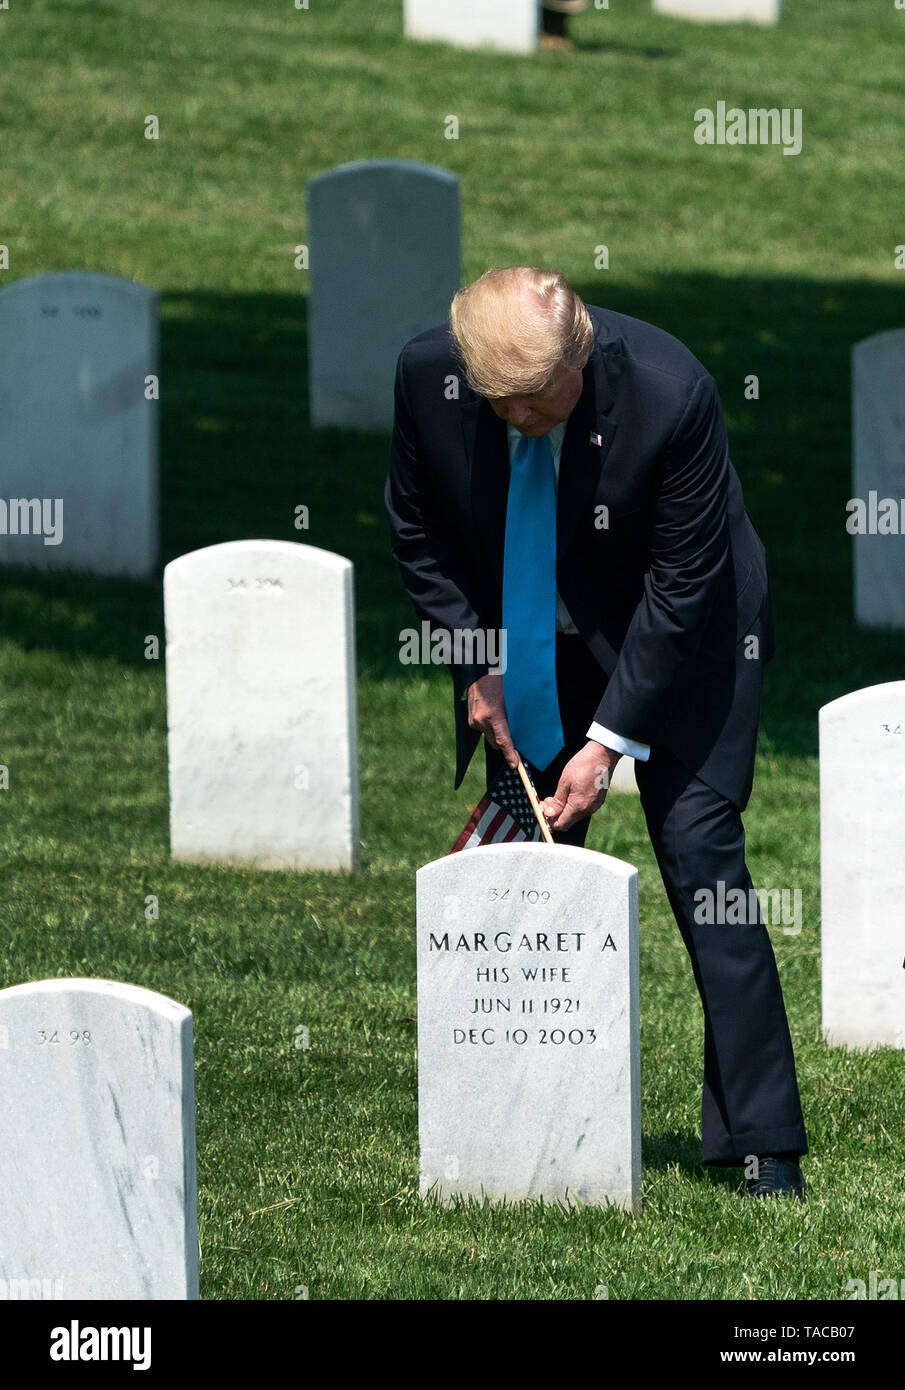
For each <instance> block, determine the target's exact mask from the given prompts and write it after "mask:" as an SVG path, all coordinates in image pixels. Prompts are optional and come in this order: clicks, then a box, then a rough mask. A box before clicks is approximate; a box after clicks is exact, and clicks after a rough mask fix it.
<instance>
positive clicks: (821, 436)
mask: <svg viewBox="0 0 905 1390" xmlns="http://www.w3.org/2000/svg"><path fill="white" fill-rule="evenodd" d="M784 8H785V11H786V13H785V14H784V17H783V22H782V25H781V26H780V27H779V28H778V29H776V30H773V31H769V30H767V31H761V30H759V29H755V28H753V27H750V26H737V27H731V26H730V27H720V28H710V27H708V28H700V27H698V26H695V25H686V24H682V23H679V22H675V21H670V20H666V19H659V18H655V17H654V16H653V15H652V14H651V13H650V6H649V3H648V0H613V3H612V5H611V8H610V9H609V10H601V11H597V10H594V9H591V10H589V11H587V12H586V13H584V14H583V15H581V16H580V17H579V18H578V19H577V20H576V21H575V22H574V24H573V33H574V35H575V37H576V39H577V41H578V46H577V48H576V51H575V52H574V53H572V54H570V55H561V54H552V55H550V54H544V55H542V56H540V57H538V58H537V59H533V60H529V59H525V58H518V57H507V56H499V55H493V54H489V53H461V52H453V51H451V50H448V49H445V48H443V47H439V46H430V47H427V46H421V45H413V44H406V43H404V42H403V41H402V40H401V38H400V32H401V4H399V3H387V0H383V3H379V4H374V3H365V0H337V3H335V4H332V5H329V6H328V5H327V4H326V3H323V4H322V3H321V0H311V8H310V10H308V11H296V10H295V9H294V8H293V5H292V3H291V0H280V3H276V0H267V3H263V4H261V5H259V6H256V7H250V6H248V5H247V4H244V3H240V0H216V3H214V0H195V2H194V3H193V4H191V5H186V4H184V3H177V0H157V3H155V4H150V3H147V0H131V3H128V4H127V3H126V0H108V3H101V2H100V0H99V2H98V3H95V0H53V2H52V3H51V0H35V3H33V4H31V5H29V6H26V5H24V4H19V3H17V0H13V3H12V5H11V8H10V9H9V10H8V11H2V12H0V61H2V64H3V72H4V79H5V100H4V101H3V103H2V105H0V137H2V143H3V148H4V156H3V199H2V211H0V243H3V244H5V245H8V247H9V254H10V266H9V270H8V271H6V272H0V283H10V282H11V281H12V280H14V279H16V278H18V277H20V276H24V275H32V274H37V273H40V272H43V271H50V270H59V269H91V270H103V271H107V272H110V273H113V274H119V275H125V276H130V277H133V278H135V279H137V280H140V281H143V282H144V283H147V284H149V285H152V286H154V287H155V288H157V289H158V290H159V291H160V293H161V314H162V370H161V386H162V403H161V425H162V467H163V538H164V552H165V559H167V560H168V559H171V558H172V557H174V556H176V555H178V554H181V553H183V552H184V551H186V550H190V549H194V548H196V547H199V546H202V545H208V544H212V543H214V542H218V541H225V540H232V539H237V538H242V537H249V536H268V537H272V538H276V539H279V538H282V539H288V540H298V539H300V538H301V539H304V540H306V541H309V542H311V543H312V544H315V545H320V546H324V547H326V548H328V549H333V550H337V551H339V552H341V553H342V554H345V555H348V556H349V557H350V558H352V559H353V560H354V562H355V565H356V575H357V603H358V641H359V665H360V687H359V697H360V725H361V779H362V837H363V855H364V861H365V866H364V869H363V872H362V873H361V874H359V875H357V876H355V877H343V876H331V875H326V874H287V873H263V872H261V873H255V872H242V871H239V870H234V869H226V868H213V867H204V868H195V867H186V866H174V865H172V864H171V863H170V862H169V860H168V842H167V785H166V742H165V700H164V672H163V668H162V663H149V662H147V661H146V660H145V659H144V638H145V635H146V634H148V633H157V634H159V635H161V636H162V611H161V591H160V588H159V586H157V585H141V584H126V583H119V582H112V581H101V580H87V579H74V578H62V577H56V578H48V577H44V578H40V577H37V578H36V577H32V576H26V575H24V574H18V575H17V574H11V573H9V572H7V573H6V574H5V575H4V576H3V579H2V587H0V762H3V763H5V764H7V765H8V766H9V769H10V787H9V790H8V791H4V792H0V815H2V820H0V836H2V839H0V892H2V904H3V912H2V916H0V922H2V931H3V956H2V959H3V973H2V979H0V984H2V985H11V984H15V983H19V982H21V981H24V980H28V979H40V978H44V977H47V976H55V975H61V976H65V975H94V976H105V977H109V978H113V979H119V980H125V981H129V982H132V983H134V984H140V985H145V986H147V987H149V988H152V989H156V990H160V991H162V992H164V993H166V994H169V995H172V996H173V997H174V998H176V999H178V1000H180V1001H181V1002H182V1003H184V1004H186V1005H188V1006H189V1007H190V1008H191V1009H192V1011H193V1013H194V1016H195V1029H196V1059H197V1095H198V1141H199V1189H200V1210H201V1241H202V1256H203V1259H202V1285H201V1287H202V1295H203V1296H204V1297H205V1298H225V1299H246V1298H254V1299H292V1298H294V1297H296V1296H297V1294H298V1291H299V1290H300V1289H301V1288H305V1289H307V1290H308V1294H309V1296H310V1298H312V1299H353V1298H374V1299H407V1298H430V1299H457V1298H478V1299H525V1298H531V1299H534V1298H543V1299H591V1298H595V1297H596V1296H601V1294H600V1291H601V1290H602V1289H603V1288H605V1289H606V1290H608V1294H609V1297H610V1298H611V1299H652V1298H671V1299H726V1298H743V1299H768V1298H788V1299H796V1298H803V1299H813V1298H831V1299H835V1298H842V1297H844V1296H845V1291H846V1283H847V1281H848V1280H849V1279H852V1278H862V1279H864V1280H865V1281H866V1280H867V1278H868V1271H870V1270H872V1269H873V1270H878V1271H879V1272H880V1278H885V1277H898V1278H903V1277H905V1229H903V1218H902V1208H901V1180H902V1179H901V1167H902V1163H901V1159H902V1151H903V1143H905V1098H903V1092H905V1088H903V1084H902V1057H901V1053H896V1052H894V1051H892V1050H889V1049H886V1050H880V1051H878V1052H876V1053H872V1054H869V1055H859V1054H851V1055H849V1054H847V1053H846V1052H844V1051H843V1050H841V1049H834V1050H828V1049H827V1048H826V1047H825V1046H824V1045H823V1043H822V1042H821V1038H820V1017H819V942H820V900H819V856H818V818H817V811H818V797H817V764H816V729H817V710H818V708H819V706H820V705H821V704H823V703H825V702H826V701H828V700H830V699H833V698H834V697H836V696H838V695H840V694H843V693H844V692H846V691H848V690H852V689H855V688H857V687H859V686H862V685H867V684H872V683H874V682H879V681H885V680H891V679H895V678H898V677H900V676H901V675H902V671H903V659H905V638H903V637H902V636H893V635H889V636H881V635H877V634H868V633H864V632H858V631H856V630H855V628H854V626H853V623H852V615H851V560H850V541H849V538H848V537H847V535H846V533H845V528H844V521H845V511H844V503H845V501H846V499H847V498H848V496H849V493H850V482H849V458H850V440H849V403H848V392H849V349H850V345H851V343H852V342H853V341H855V340H856V339H858V338H861V337H864V336H866V335H868V334H870V333H874V332H878V331H880V330H882V329H885V328H889V327H893V326H899V325H901V324H902V323H903V322H905V305H903V302H902V298H903V296H902V284H903V283H905V277H903V275H902V274H901V273H899V274H898V275H897V273H896V271H895V270H894V268H893V257H894V248H895V246H896V244H897V243H900V242H905V222H903V220H902V212H901V208H902V199H901V186H900V168H901V141H902V119H901V72H902V67H903V59H905V12H901V11H897V10H896V9H895V8H894V7H893V4H892V0H888V3H885V4H875V5H873V4H871V5H868V4H858V5H855V4H853V3H852V0H786V3H785V6H784ZM720 99H724V100H726V101H727V102H728V103H729V104H738V105H741V106H744V107H747V106H748V105H759V106H770V105H778V106H781V107H782V106H789V107H800V108H801V109H802V113H803V130H804V145H803V149H802V152H801V154H800V155H798V156H795V157H786V156H784V155H783V154H782V150H781V149H780V148H776V147H758V148H744V147H742V148H738V147H736V148H730V147H717V148H706V147H704V148H702V147H700V146H698V145H697V144H695V142H694V140H693V138H692V131H693V114H694V112H695V110H696V109H698V108H699V107H704V106H708V107H713V106H714V105H715V103H716V101H717V100H720ZM148 114H155V115H157V116H158V118H159V121H160V138H159V140H157V141H156V142H152V141H147V140H145V138H144V133H143V132H144V118H145V116H146V115H148ZM449 114H455V115H457V116H458V117H459V122H460V138H459V139H458V140H455V141H453V140H447V139H445V138H444V134H443V132H444V121H445V117H446V116H447V115H449ZM381 156H399V157H404V158H410V159H417V160H423V161H427V162H431V163H436V164H441V165H444V166H446V167H448V168H450V169H452V170H454V171H455V172H456V173H458V174H459V175H460V178H461V183H462V200H463V210H464V227H463V239H464V241H463V244H464V273H465V276H466V278H467V279H471V278H473V277H474V276H475V275H477V274H479V273H480V272H481V271H482V270H484V269H485V268H486V267H487V266H488V265H492V264H506V263H512V262H526V263H532V264H553V265H556V266H559V267H561V268H562V269H563V270H564V271H565V272H566V274H567V275H568V276H569V277H570V278H571V280H572V281H573V283H574V284H575V286H576V288H577V289H578V290H579V291H580V292H581V293H582V294H583V296H584V297H585V298H586V299H587V300H589V301H590V302H592V303H596V304H604V305H608V306H610V307H612V308H615V309H618V310H621V311H623V312H627V313H630V314H634V315H636V316H638V317H640V318H644V319H649V320H651V321H653V322H655V323H658V324H659V325H661V326H662V327H664V328H667V329H669V330H670V331H672V332H674V333H676V334H677V335H678V336H679V337H681V338H682V339H683V340H684V341H685V342H687V343H688V345H689V346H690V347H691V349H692V350H693V351H694V352H695V353H696V354H697V355H698V356H699V357H700V358H701V360H702V361H703V362H704V364H705V365H706V366H707V367H708V368H709V369H710V370H711V371H712V372H713V373H714V375H715V377H716V379H717V382H718V385H719V387H720V391H721V394H722V398H723V402H724V407H725V411H726V416H727V420H728V424H729V430H730V438H731V441H732V453H733V461H734V463H735V465H736V467H737V469H738V471H739V474H740V476H741V478H742V482H743V485H744V488H745V495H746V501H747V505H748V507H749V510H750V511H751V513H752V515H753V516H754V518H755V521H756V523H757V526H758V529H759V530H760V532H761V534H762V535H763V537H764V539H765V541H766V543H767V547H768V553H769V556H770V563H771V573H772V577H773V583H774V587H775V590H776V600H775V607H776V619H777V638H778V652H777V657H776V660H775V662H774V663H773V664H772V666H771V667H770V668H768V676H767V685H766V693H765V707H764V717H763V724H762V732H761V744H760V758H759V765H758V773H757V777H756V781H755V789H754V794H753V798H752V801H751V805H750V808H749V811H748V815H747V828H748V843H749V862H750V867H751V870H752V874H753V877H754V881H755V884H757V885H758V886H761V885H783V886H786V887H789V888H800V889H801V890H802V893H803V902H804V921H803V928H802V931H801V933H800V935H797V936H796V935H787V934H784V933H783V932H782V930H781V929H780V928H774V929H773V933H772V935H773V940H774V945H775V949H776V954H777V959H778V963H779V969H780V973H781V977H782V981H783V987H784V990H785V993H786V999H787V1004H788V1007H789V1013H790V1022H791V1027H792V1033H793V1039H794V1042H795V1046H796V1053H797V1058H798V1066H799V1080H800V1083H801V1087H802V1098H803V1104H804V1108H805V1118H806V1121H807V1124H808V1128H809V1133H810V1140H811V1156H810V1158H809V1159H808V1160H807V1162H806V1169H805V1171H806V1174H807V1177H808V1179H809V1182H810V1185H811V1200H810V1202H809V1203H808V1204H807V1205H806V1206H804V1207H800V1206H799V1205H798V1204H797V1203H796V1204H793V1203H784V1202H780V1203H754V1202H749V1201H747V1200H746V1199H743V1198H742V1197H741V1196H740V1194H739V1189H740V1186H741V1175H740V1172H739V1171H737V1170H736V1171H731V1170H730V1171H726V1170H723V1171H721V1172H719V1171H718V1172H715V1173H714V1172H712V1171H711V1172H707V1171H705V1170H703V1169H702V1168H701V1166H700V1163H699V1141H698V1128H699V1088H700V1075H701V1066H702V1036H703V1029H702V1022H701V1015H700V1008H699V1005H698V1002H697V994H696V991H695V988H694V984H693V980H692V975H691V970H690V967H689V965H688V961H687V958H686V956H685V953H684V949H683V947H682V945H681V941H680V939H679V935H678V931H677V930H676V927H675V924H674V923H673V921H672V918H671V916H670V914H669V912H668V908H667V904H666V898H665V894H664V892H663V889H662V886H661V884H660V881H659V877H658V874H657V871H656V866H655V864H654V861H653V855H652V851H651V849H650V847H649V845H648V842H647V838H646V833H645V829H644V824H643V819H642V817H641V813H640V809H639V807H638V805H637V803H636V801H635V800H634V799H632V798H626V797H615V796H614V797H611V798H610V801H609V802H608V803H607V804H606V806H605V807H604V808H603V810H602V811H601V812H600V813H599V815H598V816H597V817H596V818H595V820H594V822H593V824H592V829H591V834H590V836H589V841H588V843H589V845H590V847H592V848H594V849H598V850H603V851H606V852H607V853H610V854H614V855H618V856H619V857H620V858H623V859H626V860H629V861H631V862H632V863H635V864H637V866H638V869H639V874H640V892H641V942H642V945H641V970H642V986H641V991H642V1121H643V1131H644V1153H643V1161H644V1188H643V1195H644V1205H643V1209H642V1211H641V1212H640V1213H639V1214H637V1215H634V1216H630V1215H627V1214H625V1213H624V1212H621V1211H618V1210H614V1209H611V1210H590V1209H589V1210H582V1211H571V1212H568V1211H565V1210H562V1209H559V1208H556V1207H536V1206H535V1207H533V1208H530V1209H518V1208H514V1207H510V1208H506V1209H495V1210H482V1209H480V1208H479V1207H478V1206H477V1205H475V1204H471V1205H468V1204H461V1205H460V1206H458V1207H457V1208H455V1209H450V1210H444V1209H442V1208H440V1207H437V1206H436V1205H433V1204H429V1203H428V1204H424V1203H422V1201H421V1200H420V1198H419V1196H418V1185H417V1107H416V1057H415V1009H416V1002H415V952H414V873H415V870H416V869H417V868H418V866H419V865H421V864H423V863H425V862H427V861H428V860H430V859H433V858H436V857H437V856H439V855H441V854H443V853H444V852H445V851H446V849H447V848H448V845H449V843H450V842H451V840H452V838H453V836H454V834H455V833H456V831H457V830H458V829H459V828H460V826H461V824H462V823H463V822H464V820H465V817H466V815H467V812H468V809H469V807H470V805H471V804H472V802H473V801H474V800H475V799H476V798H477V796H478V795H479V794H480V792H481V790H482V788H481V785H480V781H479V776H478V771H477V767H476V768H475V769H473V770H472V772H471V773H470V774H469V778H468V781H467V784H466V786H465V787H464V788H463V789H461V791H460V792H459V793H454V792H453V791H452V746H453V741H452V727H451V710H450V703H449V695H448V690H447V682H446V679H445V677H444V676H443V674H442V673H432V674H431V675H430V676H429V677H428V678H422V677H421V676H420V674H413V669H412V668H410V667H402V666H401V665H400V664H399V662H398V660H397V653H398V633H399V631H400V629H401V628H402V627H404V626H406V625H407V624H408V623H409V621H410V610H409V608H408V604H407V601H406V600H405V597H404V595H403V593H402V590H401V587H400V583H399V580H398V576H397V574H396V571H395V568H394V566H393V563H392V561H391V559H390V557H389V554H388V549H387V536H386V526H385V522H384V518H383V510H382V499H381V489H382V482H383V476H384V472H385V466H386V446H387V441H386V439H385V438H384V437H381V436H378V435H369V434H355V433H352V432H343V431H339V430H325V431H318V432H315V431H312V430H311V429H310V427H309V423H308V418H307V382H306V370H305V357H306V349H305V304H306V290H307V275H306V273H305V272H303V271H297V270H295V269H294V267H293V248H294V246H295V245H296V244H298V243H300V242H304V241H305V238H306V228H305V222H304V200H303V191H304V185H305V180H306V179H307V178H308V177H309V176H310V175H312V174H314V173H316V172H318V171H319V170H322V169H324V168H327V167H329V166H331V165H333V164H338V163H340V162H342V161H344V160H349V159H357V158H363V157H381ZM601 243H603V244H606V245H607V246H608V247H609V254H610V269H609V270H606V271H603V270H599V271H598V270H595V268H594V253H595V247H596V246H597V245H599V244H601ZM0 366H2V364H0ZM751 373H755V374H757V375H758V377H759V379H760V399H759V400H757V401H747V400H745V398H744V379H745V377H746V376H747V375H749V374H751ZM0 468H2V464H0ZM0 491H2V480H0ZM300 503H304V504H306V505H307V506H308V507H309V509H310V518H311V522H310V530H309V531H308V532H307V533H305V534H304V535H303V536H302V537H300V535H299V533H298V532H296V531H294V529H293V516H294V508H295V506H296V505H298V504H300ZM148 894H155V895H156V896H157V897H158V899H159V903H160V918H159V920H158V921H147V920H146V919H145V915H144V902H145V897H146V895H148ZM300 1024H301V1025H304V1026H306V1027H307V1028H308V1029H309V1038H310V1046H309V1048H308V1050H306V1051H299V1050H297V1049H296V1048H295V1047H294V1045H293V1044H294V1037H295V1029H296V1027H297V1026H298V1025H300Z"/></svg>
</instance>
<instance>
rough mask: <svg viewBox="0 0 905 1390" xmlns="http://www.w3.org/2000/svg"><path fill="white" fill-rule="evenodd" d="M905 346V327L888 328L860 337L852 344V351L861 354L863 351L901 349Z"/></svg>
mask: <svg viewBox="0 0 905 1390" xmlns="http://www.w3.org/2000/svg"><path fill="white" fill-rule="evenodd" d="M903 347H905V328H887V329H885V330H884V332H882V333H871V335H870V336H869V337H867V338H859V340H858V341H857V342H856V343H853V344H852V353H853V354H855V353H857V354H858V355H859V356H860V355H861V353H863V352H871V351H877V350H878V349H884V350H886V351H889V350H893V351H901V349H902V348H903Z"/></svg>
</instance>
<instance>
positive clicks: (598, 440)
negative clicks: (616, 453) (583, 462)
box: [589, 430, 603, 449]
mask: <svg viewBox="0 0 905 1390" xmlns="http://www.w3.org/2000/svg"><path fill="white" fill-rule="evenodd" d="M589 442H590V443H591V444H593V445H594V448H595V449H602V448H603V435H602V434H595V433H594V431H593V430H591V438H590V441H589Z"/></svg>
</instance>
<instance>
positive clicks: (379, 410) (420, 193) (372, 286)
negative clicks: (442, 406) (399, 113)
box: [308, 159, 461, 430]
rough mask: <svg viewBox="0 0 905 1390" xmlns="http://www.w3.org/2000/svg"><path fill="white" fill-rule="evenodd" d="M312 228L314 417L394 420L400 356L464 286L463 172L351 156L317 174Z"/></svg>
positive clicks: (373, 423) (354, 423)
mask: <svg viewBox="0 0 905 1390" xmlns="http://www.w3.org/2000/svg"><path fill="white" fill-rule="evenodd" d="M308 236H309V241H310V254H311V260H310V270H311V274H310V298H309V305H308V375H309V382H310V401H311V421H312V424H314V425H316V426H320V425H341V426H345V427H347V428H350V429H362V430H389V429H391V428H392V424H393V380H394V376H395V370H396V359H397V357H398V356H399V353H400V352H401V350H402V348H403V347H404V346H405V344H406V343H407V342H408V340H409V339H410V338H413V337H415V335H416V334H418V333H422V332H424V330H425V329H427V328H433V327H434V326H435V325H436V324H439V323H443V322H444V321H445V320H446V319H447V318H448V317H449V306H450V301H451V299H452V297H453V295H454V294H455V292H456V290H457V289H458V288H459V281H460V274H461V256H460V247H459V180H458V178H457V177H456V175H455V174H451V173H449V171H448V170H446V169H438V168H435V167H434V166H432V165H428V164H417V163H413V162H412V161H411V160H406V159H366V160H361V161H359V162H356V163H353V164H341V165H339V166H338V167H337V168H335V169H328V170H327V171H326V173H323V174H318V175H316V177H315V178H313V179H311V180H310V181H309V183H308ZM440 389H441V390H442V385H441V388H440Z"/></svg>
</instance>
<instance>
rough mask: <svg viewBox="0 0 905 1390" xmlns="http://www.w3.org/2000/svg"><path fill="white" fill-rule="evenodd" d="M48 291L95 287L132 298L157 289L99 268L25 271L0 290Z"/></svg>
mask: <svg viewBox="0 0 905 1390" xmlns="http://www.w3.org/2000/svg"><path fill="white" fill-rule="evenodd" d="M39 290H40V291H41V292H42V293H43V292H46V293H48V294H51V293H57V292H59V291H63V292H64V293H65V291H67V290H72V291H73V292H76V291H77V292H78V293H80V294H83V293H85V292H86V291H98V292H104V293H106V294H111V293H119V294H123V295H129V296H131V297H133V298H135V299H144V300H146V299H156V298H157V291H156V290H152V289H151V288H150V286H149V285H142V284H140V283H139V281H138V280H126V279H124V278H123V277H122V276H121V275H107V274H106V273H105V272H104V271H102V270H51V271H48V272H47V273H46V274H43V275H25V276H23V277H22V279H21V280H14V281H13V282H12V284H9V285H4V286H3V288H2V289H0V294H2V295H6V296H7V297H8V298H9V297H12V296H13V295H14V294H34V293H36V292H37V291H39Z"/></svg>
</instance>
